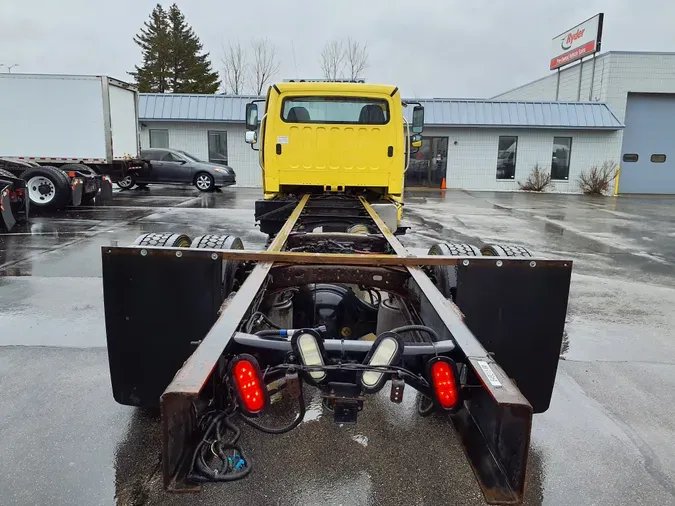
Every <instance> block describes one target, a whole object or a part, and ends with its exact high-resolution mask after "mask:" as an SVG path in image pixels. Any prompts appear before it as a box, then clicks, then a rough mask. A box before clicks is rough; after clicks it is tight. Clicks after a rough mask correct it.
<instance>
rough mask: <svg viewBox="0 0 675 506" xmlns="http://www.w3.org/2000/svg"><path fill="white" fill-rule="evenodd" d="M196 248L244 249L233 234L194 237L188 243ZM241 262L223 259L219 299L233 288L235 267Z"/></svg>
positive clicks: (224, 296) (235, 273)
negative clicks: (190, 242)
mask: <svg viewBox="0 0 675 506" xmlns="http://www.w3.org/2000/svg"><path fill="white" fill-rule="evenodd" d="M190 247H191V248H197V249H244V243H243V242H241V239H239V237H235V236H233V235H212V234H207V235H200V236H199V237H195V239H194V241H192V244H191V245H190ZM240 265H241V262H234V261H232V260H223V284H222V286H221V301H223V300H225V299H226V298H227V296H228V295H230V293H231V292H232V290H233V289H234V283H235V280H236V275H237V269H239V266H240Z"/></svg>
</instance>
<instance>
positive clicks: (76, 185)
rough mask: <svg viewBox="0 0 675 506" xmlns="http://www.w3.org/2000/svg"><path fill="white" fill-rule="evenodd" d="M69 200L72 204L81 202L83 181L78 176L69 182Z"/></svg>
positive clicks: (75, 204)
mask: <svg viewBox="0 0 675 506" xmlns="http://www.w3.org/2000/svg"><path fill="white" fill-rule="evenodd" d="M70 190H71V192H70V202H71V204H72V205H74V206H79V205H80V204H81V203H82V193H83V192H84V181H82V179H80V178H79V177H75V178H73V179H72V180H71V182H70Z"/></svg>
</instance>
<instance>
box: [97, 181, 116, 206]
mask: <svg viewBox="0 0 675 506" xmlns="http://www.w3.org/2000/svg"><path fill="white" fill-rule="evenodd" d="M100 182H101V197H100V198H101V202H102V203H103V204H108V203H109V202H111V201H112V195H113V184H112V179H110V178H109V177H108V176H102V177H101V181H100Z"/></svg>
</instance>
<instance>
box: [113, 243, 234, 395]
mask: <svg viewBox="0 0 675 506" xmlns="http://www.w3.org/2000/svg"><path fill="white" fill-rule="evenodd" d="M175 251H176V250H175V249H173V250H169V251H168V252H167V251H166V250H158V249H148V250H144V249H142V248H137V249H136V248H134V249H128V248H121V249H115V248H109V247H103V248H102V260H103V301H104V308H105V325H106V334H107V340H108V359H109V364H110V376H111V380H112V390H113V396H114V398H115V400H116V401H117V402H119V403H120V404H126V405H130V406H143V407H154V406H159V401H160V396H161V395H162V392H163V391H164V390H165V388H166V387H167V385H169V383H170V382H171V380H172V379H173V377H174V375H175V374H176V372H177V371H178V370H179V369H180V368H181V367H182V366H183V363H184V362H185V360H186V359H187V358H188V357H189V356H190V355H191V354H192V352H193V351H194V350H195V349H196V347H197V342H198V341H200V340H201V339H203V337H204V336H205V335H206V334H207V333H208V331H209V329H210V328H211V327H212V325H213V323H214V322H215V321H216V319H217V313H218V309H219V307H220V303H221V286H220V280H221V279H222V278H221V270H222V262H220V261H214V260H212V259H211V256H210V255H197V256H194V255H184V256H182V257H177V256H176V254H175Z"/></svg>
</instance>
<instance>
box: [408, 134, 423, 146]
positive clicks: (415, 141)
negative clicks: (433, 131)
mask: <svg viewBox="0 0 675 506" xmlns="http://www.w3.org/2000/svg"><path fill="white" fill-rule="evenodd" d="M410 145H411V146H412V147H413V148H418V149H419V148H421V147H422V136H421V135H419V134H417V135H413V136H412V137H410Z"/></svg>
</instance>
